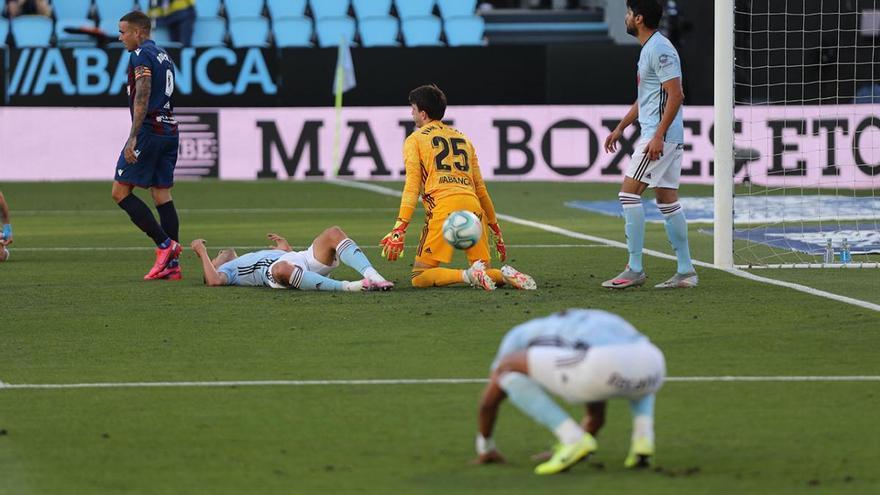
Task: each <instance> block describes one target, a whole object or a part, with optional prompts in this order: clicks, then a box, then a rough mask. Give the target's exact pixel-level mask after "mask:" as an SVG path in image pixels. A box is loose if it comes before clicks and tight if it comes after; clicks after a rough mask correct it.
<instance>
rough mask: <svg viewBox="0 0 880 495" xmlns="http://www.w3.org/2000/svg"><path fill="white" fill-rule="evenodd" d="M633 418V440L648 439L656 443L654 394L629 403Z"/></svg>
mask: <svg viewBox="0 0 880 495" xmlns="http://www.w3.org/2000/svg"><path fill="white" fill-rule="evenodd" d="M629 409H630V412H631V413H632V416H633V434H632V439H633V440H636V439H637V438H648V439H649V440H651V441H652V442H653V441H654V394H651V395H646V396H645V397H642V398H641V399H634V400H631V401H630V402H629Z"/></svg>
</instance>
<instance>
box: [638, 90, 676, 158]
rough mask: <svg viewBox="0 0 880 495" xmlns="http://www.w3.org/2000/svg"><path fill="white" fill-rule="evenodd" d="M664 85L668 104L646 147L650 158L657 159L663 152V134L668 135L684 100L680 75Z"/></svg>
mask: <svg viewBox="0 0 880 495" xmlns="http://www.w3.org/2000/svg"><path fill="white" fill-rule="evenodd" d="M662 87H663V91H665V92H666V96H667V98H666V106H665V107H664V108H663V119H662V120H661V121H660V124H659V125H658V126H657V132H655V133H654V137H653V138H651V141H650V142H648V147H647V148H646V149H645V154H646V155H648V159H650V160H657V159H658V158H660V155H662V154H663V136H665V135H666V131H667V130H668V129H669V126H670V125H672V121H673V120H675V116H676V115H678V109H679V108H681V104H682V102H684V89H682V87H681V78H680V77H676V78H673V79H670V80H668V81H666V82H665V83H663V86H662Z"/></svg>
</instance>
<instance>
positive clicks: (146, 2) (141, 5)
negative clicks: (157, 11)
mask: <svg viewBox="0 0 880 495" xmlns="http://www.w3.org/2000/svg"><path fill="white" fill-rule="evenodd" d="M134 7H135V8H136V9H138V10H140V11H141V12H146V11H147V10H148V9H149V8H150V0H134Z"/></svg>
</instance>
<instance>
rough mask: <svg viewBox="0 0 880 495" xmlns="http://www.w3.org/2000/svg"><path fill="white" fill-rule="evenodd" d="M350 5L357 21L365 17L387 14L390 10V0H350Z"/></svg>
mask: <svg viewBox="0 0 880 495" xmlns="http://www.w3.org/2000/svg"><path fill="white" fill-rule="evenodd" d="M351 6H352V7H354V15H355V16H356V17H357V18H358V21H362V20H364V19H366V18H367V17H377V16H380V17H381V16H387V15H388V14H389V13H390V12H391V0H352V1H351Z"/></svg>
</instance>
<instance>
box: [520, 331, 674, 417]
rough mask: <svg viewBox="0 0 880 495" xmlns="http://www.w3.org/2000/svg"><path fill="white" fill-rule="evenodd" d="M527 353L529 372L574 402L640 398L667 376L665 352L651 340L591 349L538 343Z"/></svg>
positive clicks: (653, 390) (542, 383) (561, 395)
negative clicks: (545, 345)
mask: <svg viewBox="0 0 880 495" xmlns="http://www.w3.org/2000/svg"><path fill="white" fill-rule="evenodd" d="M527 356H528V358H527V359H528V364H529V376H530V377H532V379H534V380H535V381H537V382H538V383H540V384H541V385H542V386H543V387H544V388H546V389H547V390H549V391H550V392H553V393H554V394H556V395H558V396H560V397H562V398H563V399H565V400H567V401H569V402H573V403H584V402H600V401H605V400H608V399H611V398H614V397H625V398H628V399H639V398H641V397H644V396H646V395H649V394H653V393H654V392H656V391H657V390H659V389H660V386H661V385H662V384H663V378H664V377H665V376H666V361H665V360H664V358H663V353H662V352H660V349H658V348H657V346H655V345H654V344H652V343H651V342H650V341H647V340H642V341H639V342H634V343H631V344H618V345H604V346H597V347H590V348H589V349H587V350H582V349H567V348H564V347H544V346H537V347H531V348H529V350H528V354H527Z"/></svg>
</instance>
